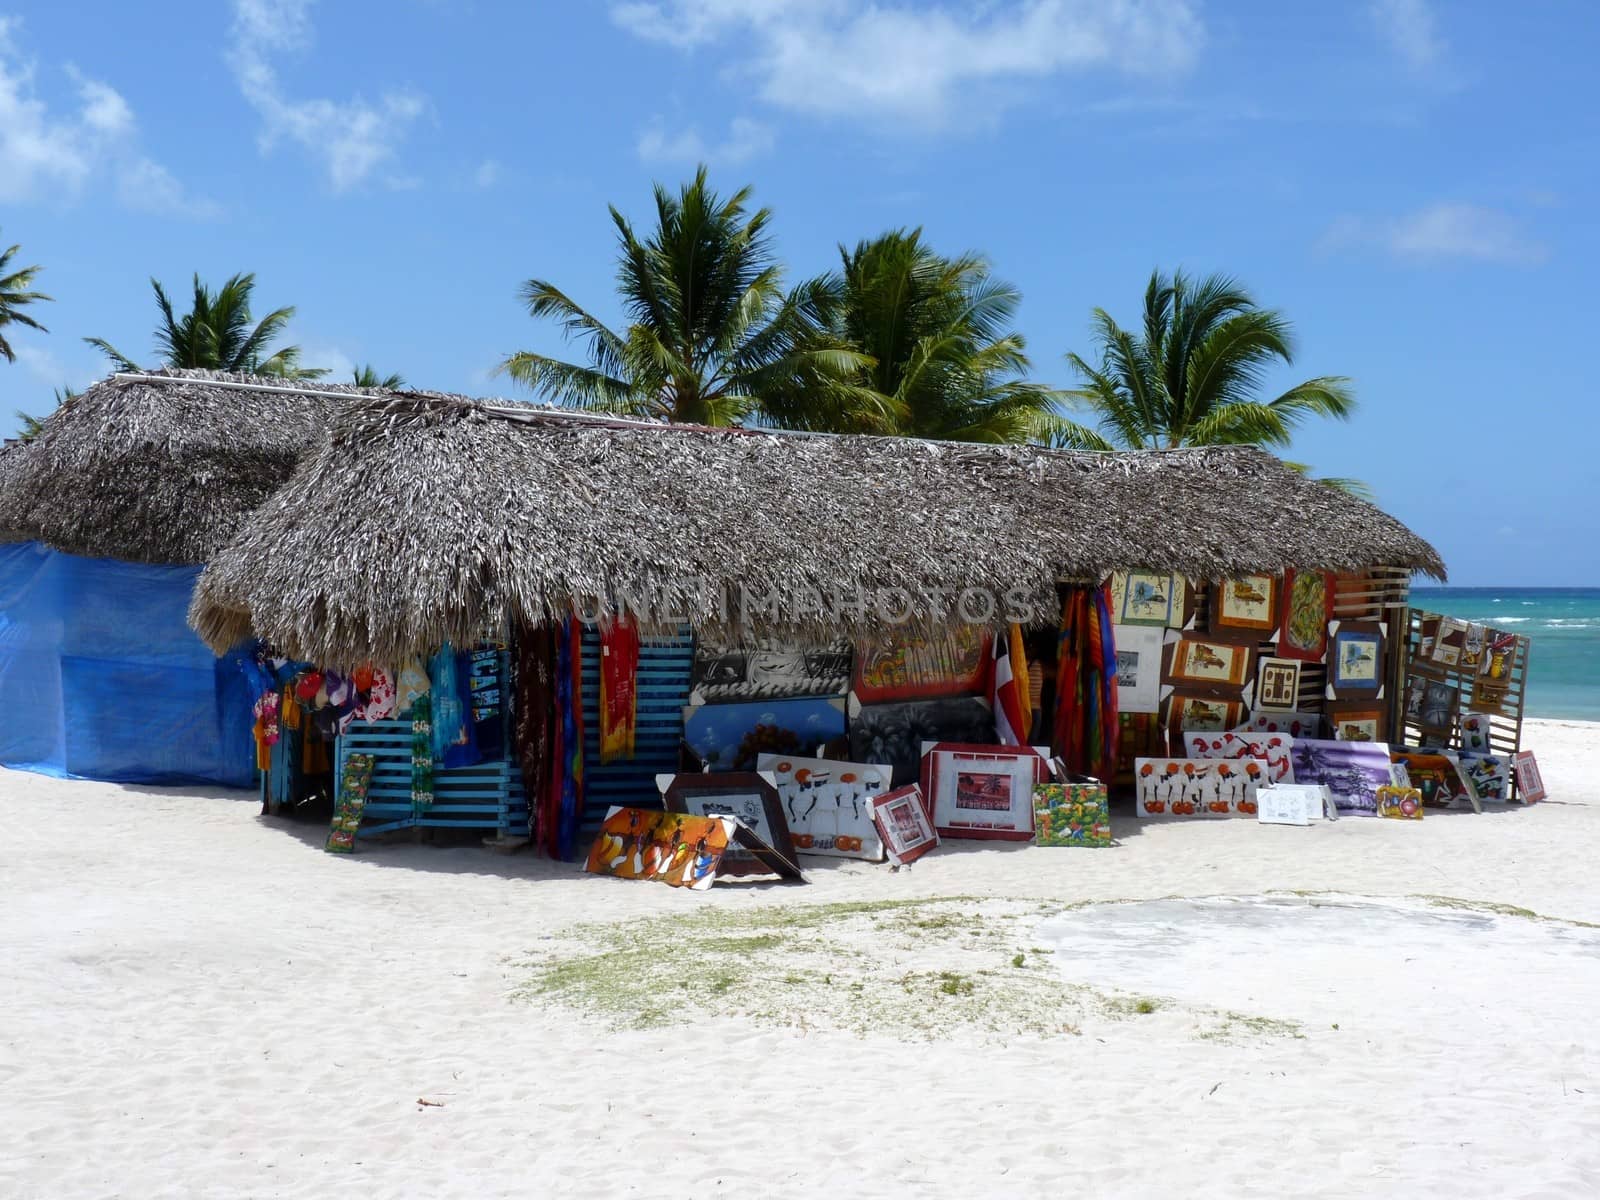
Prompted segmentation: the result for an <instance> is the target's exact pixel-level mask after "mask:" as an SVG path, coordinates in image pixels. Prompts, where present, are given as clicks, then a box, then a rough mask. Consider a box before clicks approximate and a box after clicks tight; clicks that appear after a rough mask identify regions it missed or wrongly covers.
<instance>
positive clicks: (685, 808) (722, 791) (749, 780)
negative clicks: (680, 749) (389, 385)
mask: <svg viewBox="0 0 1600 1200" xmlns="http://www.w3.org/2000/svg"><path fill="white" fill-rule="evenodd" d="M656 787H657V788H658V789H659V790H660V792H661V798H662V800H663V802H664V803H665V804H666V808H667V811H668V812H675V813H688V814H689V815H691V816H696V817H737V818H738V819H739V821H740V823H741V824H742V825H744V826H745V828H747V829H749V830H750V831H751V832H752V833H754V834H755V835H756V836H757V837H759V838H760V839H761V840H762V841H764V842H766V843H767V845H769V846H771V847H772V848H773V850H775V851H776V852H777V853H779V854H781V855H782V856H783V857H784V858H785V859H786V860H787V861H789V862H790V863H792V864H794V866H795V869H796V870H799V869H800V868H799V864H798V863H797V862H796V860H795V855H794V852H795V847H796V844H797V841H798V839H795V838H793V837H792V836H791V832H790V826H789V822H788V820H787V819H786V818H785V816H784V813H783V806H782V803H781V801H780V799H779V796H778V789H777V788H776V787H774V786H773V781H772V780H771V779H770V778H767V777H764V776H762V775H759V774H756V773H754V772H751V771H728V772H696V773H693V774H680V775H657V776H656ZM728 857H729V858H737V857H739V855H738V854H737V852H736V851H733V850H730V851H729V852H728Z"/></svg>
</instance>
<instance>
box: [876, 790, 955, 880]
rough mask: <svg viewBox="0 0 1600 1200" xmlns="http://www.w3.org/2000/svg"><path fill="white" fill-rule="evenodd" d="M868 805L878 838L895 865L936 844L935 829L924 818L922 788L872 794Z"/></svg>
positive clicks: (905, 861)
mask: <svg viewBox="0 0 1600 1200" xmlns="http://www.w3.org/2000/svg"><path fill="white" fill-rule="evenodd" d="M869 804H870V807H871V811H872V821H873V824H874V825H876V826H877V828H878V837H879V838H880V839H881V840H882V842H883V846H884V850H885V852H886V853H887V854H888V856H889V861H890V862H892V863H894V864H895V865H896V866H900V867H903V866H905V865H906V864H907V863H910V862H915V861H916V860H917V859H919V858H921V857H922V856H923V855H924V854H926V853H927V852H928V851H930V850H932V849H933V848H934V847H936V846H937V845H938V844H939V834H938V831H937V830H935V829H934V827H933V822H932V821H931V820H929V818H928V810H927V807H926V805H924V804H923V802H922V788H921V787H920V786H918V785H917V784H914V783H913V784H910V785H908V786H906V787H903V788H896V789H895V790H894V791H892V792H885V793H883V795H881V796H874V797H873V798H872V800H871V801H870V802H869Z"/></svg>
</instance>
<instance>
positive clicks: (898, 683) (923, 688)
mask: <svg viewBox="0 0 1600 1200" xmlns="http://www.w3.org/2000/svg"><path fill="white" fill-rule="evenodd" d="M988 671H989V632H988V630H986V629H980V628H978V627H976V626H973V625H959V626H955V627H954V628H952V629H950V630H947V631H944V632H939V633H933V634H927V635H922V634H916V633H912V632H910V631H901V632H899V633H896V634H892V635H890V636H889V637H886V638H883V639H881V640H877V641H870V642H862V643H861V644H859V645H858V646H857V647H856V657H855V672H854V676H853V679H852V681H851V687H852V689H853V690H854V691H855V694H856V697H857V698H858V699H859V700H860V701H861V703H863V704H881V703H885V702H888V701H894V700H931V699H938V698H939V697H942V696H975V695H981V694H982V693H983V691H984V690H985V688H984V685H985V683H986V682H987V681H988Z"/></svg>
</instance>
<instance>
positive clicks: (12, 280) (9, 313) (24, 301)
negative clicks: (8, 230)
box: [0, 245, 52, 362]
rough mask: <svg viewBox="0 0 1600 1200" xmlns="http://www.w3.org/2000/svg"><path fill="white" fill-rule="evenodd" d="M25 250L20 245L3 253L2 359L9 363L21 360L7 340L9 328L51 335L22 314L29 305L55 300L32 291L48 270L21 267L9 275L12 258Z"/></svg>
mask: <svg viewBox="0 0 1600 1200" xmlns="http://www.w3.org/2000/svg"><path fill="white" fill-rule="evenodd" d="M21 249H22V247H21V246H20V245H16V246H12V247H11V248H10V249H8V250H6V251H5V252H4V253H0V358H3V359H5V360H6V361H7V362H16V361H17V355H16V352H15V351H14V350H12V349H11V343H10V342H8V341H6V335H5V328H6V326H7V325H26V326H27V327H28V328H29V329H37V330H38V331H39V332H40V333H49V332H50V331H49V330H48V329H46V328H45V327H44V326H43V325H41V324H39V322H37V321H35V320H34V319H33V318H32V317H30V316H29V315H28V314H27V313H25V312H23V311H22V309H23V308H24V306H26V305H29V304H33V303H36V302H37V301H40V300H49V299H51V298H52V297H50V296H46V295H45V294H44V293H43V292H33V291H29V290H28V289H29V288H31V287H32V286H33V277H34V276H35V275H37V274H38V273H39V272H40V271H42V270H43V269H44V268H43V267H36V266H35V267H20V268H18V269H17V270H15V271H12V272H11V273H10V274H9V275H8V274H6V268H7V267H8V266H10V265H11V260H12V258H13V257H15V256H16V253H17V251H18V250H21Z"/></svg>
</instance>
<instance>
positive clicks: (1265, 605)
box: [1211, 575, 1278, 633]
mask: <svg viewBox="0 0 1600 1200" xmlns="http://www.w3.org/2000/svg"><path fill="white" fill-rule="evenodd" d="M1211 627H1212V629H1214V630H1216V631H1217V632H1219V633H1220V632H1222V631H1224V630H1241V629H1242V630H1259V631H1261V632H1263V633H1267V632H1270V631H1271V630H1274V629H1276V628H1277V627H1278V581H1277V579H1275V578H1274V577H1273V576H1271V575H1245V576H1242V577H1241V578H1239V579H1225V580H1223V581H1222V582H1221V583H1218V584H1216V585H1215V586H1214V587H1213V588H1212V590H1211Z"/></svg>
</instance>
